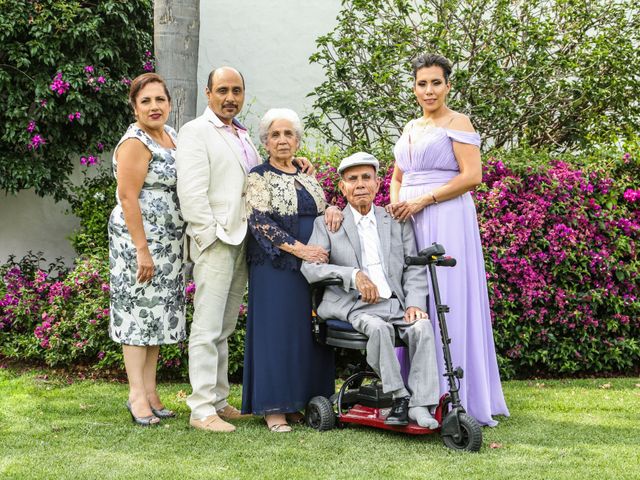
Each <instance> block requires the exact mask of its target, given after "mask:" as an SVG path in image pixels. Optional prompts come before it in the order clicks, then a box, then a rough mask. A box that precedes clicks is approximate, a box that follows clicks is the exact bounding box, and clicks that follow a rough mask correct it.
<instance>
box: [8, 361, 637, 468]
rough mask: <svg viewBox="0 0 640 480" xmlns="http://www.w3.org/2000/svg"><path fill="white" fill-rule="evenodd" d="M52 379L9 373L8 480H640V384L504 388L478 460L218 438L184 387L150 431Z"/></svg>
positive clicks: (243, 427) (99, 392)
mask: <svg viewBox="0 0 640 480" xmlns="http://www.w3.org/2000/svg"><path fill="white" fill-rule="evenodd" d="M48 375H49V376H47V375H46V374H45V372H40V371H27V372H23V373H17V372H15V371H11V370H6V369H5V370H0V478H3V479H14V478H16V479H23V478H24V479H66V478H72V479H74V480H80V479H98V478H100V479H129V478H130V479H144V478H152V477H153V478H154V479H189V478H203V479H205V478H206V479H212V478H224V479H236V478H252V479H253V478H265V479H267V478H268V479H271V478H283V479H295V478H349V479H355V478H363V479H369V480H373V479H378V478H393V479H401V478H434V479H435V478H438V479H445V478H446V479H449V478H451V479H475V478H479V479H483V480H490V479H508V478H517V479H556V478H557V479H563V478H567V479H572V480H581V479H591V478H594V479H605V478H611V479H638V478H640V379H637V378H614V379H587V380H538V381H510V382H505V384H504V389H505V395H506V397H507V402H508V404H509V407H510V409H511V415H512V416H511V418H508V419H502V420H501V421H500V425H499V426H498V427H496V428H493V429H490V428H485V429H484V430H483V433H484V444H483V447H482V449H481V451H480V452H479V453H476V454H471V453H459V452H454V451H451V450H448V449H446V448H445V447H444V446H443V444H442V442H441V440H440V438H439V436H438V435H429V436H423V437H408V436H402V435H398V434H395V433H388V432H383V431H380V430H373V429H369V428H363V427H349V428H345V429H336V430H332V431H330V432H323V433H318V432H315V431H313V430H311V429H309V428H307V427H298V428H296V429H295V431H294V432H293V433H291V434H279V435H278V434H273V433H270V432H268V431H267V429H266V427H265V426H264V425H263V424H262V422H261V420H260V419H257V418H256V419H253V420H248V421H243V422H237V425H238V427H239V428H238V430H237V432H236V433H233V434H227V435H224V434H208V433H206V432H201V431H196V430H193V429H191V428H189V427H188V425H187V419H188V416H189V413H188V408H187V406H186V404H185V403H184V393H185V392H188V391H189V386H188V385H186V384H164V385H162V388H161V394H162V395H163V398H164V399H165V401H166V403H167V404H168V406H169V407H171V408H174V409H176V410H177V411H178V413H179V417H178V418H177V419H174V420H169V421H165V422H163V425H162V426H161V427H158V428H149V429H143V428H139V427H136V426H134V425H133V424H132V423H131V422H130V420H129V417H128V413H127V412H126V410H125V408H124V401H125V399H126V391H127V390H126V386H125V385H123V384H121V383H116V382H109V381H105V380H83V381H73V382H72V383H69V382H68V380H66V379H65V378H64V377H56V376H53V375H52V374H50V373H49V374H48ZM239 402H240V387H239V386H234V387H233V390H232V397H231V403H233V404H235V405H236V406H238V405H239Z"/></svg>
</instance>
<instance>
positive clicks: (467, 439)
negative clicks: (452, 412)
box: [442, 413, 482, 452]
mask: <svg viewBox="0 0 640 480" xmlns="http://www.w3.org/2000/svg"><path fill="white" fill-rule="evenodd" d="M458 421H459V422H460V430H461V432H462V435H461V438H459V439H458V440H455V439H454V438H453V437H452V436H449V435H446V436H443V437H442V441H443V442H444V444H445V445H446V446H447V447H449V448H451V449H453V450H466V451H468V452H477V451H478V450H480V447H481V446H482V428H481V427H480V424H479V423H478V422H477V420H476V419H475V418H473V417H472V416H471V415H467V414H466V413H461V414H459V415H458Z"/></svg>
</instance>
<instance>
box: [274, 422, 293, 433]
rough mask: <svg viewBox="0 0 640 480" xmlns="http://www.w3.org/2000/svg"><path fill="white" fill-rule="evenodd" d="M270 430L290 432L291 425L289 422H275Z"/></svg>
mask: <svg viewBox="0 0 640 480" xmlns="http://www.w3.org/2000/svg"><path fill="white" fill-rule="evenodd" d="M269 430H271V431H272V432H277V433H283V432H290V431H291V425H289V424H288V423H274V424H273V425H271V426H270V427H269Z"/></svg>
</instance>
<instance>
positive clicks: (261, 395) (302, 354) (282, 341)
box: [242, 189, 335, 415]
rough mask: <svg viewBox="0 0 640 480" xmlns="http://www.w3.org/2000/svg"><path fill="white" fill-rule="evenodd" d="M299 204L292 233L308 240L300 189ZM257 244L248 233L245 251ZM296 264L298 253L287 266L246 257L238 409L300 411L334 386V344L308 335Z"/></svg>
mask: <svg viewBox="0 0 640 480" xmlns="http://www.w3.org/2000/svg"><path fill="white" fill-rule="evenodd" d="M298 205H299V207H300V208H299V215H298V233H297V235H295V238H296V239H297V240H299V241H301V242H302V243H307V241H308V240H309V237H310V236H311V233H312V231H313V222H314V220H315V218H316V210H315V206H313V208H311V207H312V201H311V199H310V197H308V195H307V194H306V192H305V191H304V190H303V189H302V190H301V191H299V192H298ZM305 213H307V214H305ZM259 248H260V247H259V245H258V243H257V242H256V241H255V239H254V238H253V236H250V238H249V245H248V251H249V252H251V251H253V252H255V251H256V250H257V249H259ZM282 255H285V252H282ZM286 255H289V254H286ZM250 258H251V257H250ZM299 265H300V262H299V261H298V260H297V259H296V260H295V261H294V262H293V266H292V267H288V268H282V267H281V266H280V268H276V267H274V263H273V261H272V260H271V259H270V258H268V257H266V258H263V259H262V261H251V260H250V261H249V306H248V317H247V330H246V340H245V357H244V378H243V382H242V412H243V413H253V414H254V415H268V414H274V413H288V412H294V411H300V410H302V409H304V408H305V407H306V405H307V403H308V402H309V400H310V399H311V398H312V397H314V396H317V395H322V396H326V397H329V396H331V395H332V394H333V393H334V391H335V380H334V374H335V367H334V358H333V350H332V349H330V348H328V347H325V346H322V345H320V344H318V343H317V342H316V341H315V340H314V339H313V335H312V332H311V295H310V292H309V284H308V283H307V281H306V280H305V278H304V277H303V276H302V274H301V273H300V268H299Z"/></svg>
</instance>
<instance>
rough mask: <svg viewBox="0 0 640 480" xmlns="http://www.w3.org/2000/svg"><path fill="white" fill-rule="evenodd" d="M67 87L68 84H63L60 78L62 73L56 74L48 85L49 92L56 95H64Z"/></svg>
mask: <svg viewBox="0 0 640 480" xmlns="http://www.w3.org/2000/svg"><path fill="white" fill-rule="evenodd" d="M69 87H70V85H69V82H65V81H64V79H63V78H62V72H58V73H56V75H55V76H54V77H53V81H52V82H51V85H49V88H50V89H51V91H53V92H55V93H57V94H58V95H64V94H65V93H67V91H68V90H69Z"/></svg>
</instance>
